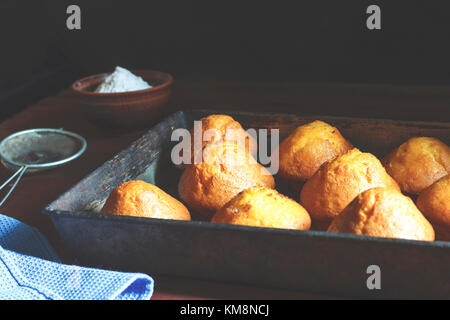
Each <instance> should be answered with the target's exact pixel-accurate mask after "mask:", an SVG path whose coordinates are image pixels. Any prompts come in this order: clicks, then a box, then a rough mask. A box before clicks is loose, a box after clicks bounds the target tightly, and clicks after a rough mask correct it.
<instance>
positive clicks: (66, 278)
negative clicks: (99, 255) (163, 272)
mask: <svg viewBox="0 0 450 320" xmlns="http://www.w3.org/2000/svg"><path fill="white" fill-rule="evenodd" d="M152 293H153V279H152V278H151V277H149V276H148V275H145V274H141V273H124V272H116V271H109V270H100V269H93V268H84V267H79V266H73V265H64V264H62V263H61V262H60V260H59V258H58V256H57V255H56V253H55V251H54V250H53V248H52V247H51V246H50V245H49V243H48V241H47V240H46V239H45V237H44V236H43V235H42V234H41V233H40V232H39V231H38V230H37V229H35V228H32V227H30V226H27V225H25V224H23V223H21V222H20V221H17V220H15V219H13V218H10V217H7V216H4V215H0V300H5V299H13V300H37V299H40V300H61V299H63V300H144V299H150V297H151V296H152Z"/></svg>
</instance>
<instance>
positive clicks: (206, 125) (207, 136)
mask: <svg viewBox="0 0 450 320" xmlns="http://www.w3.org/2000/svg"><path fill="white" fill-rule="evenodd" d="M200 122H201V128H200V127H198V131H197V130H196V127H195V125H194V127H193V128H192V129H191V130H190V135H191V163H194V160H197V161H196V162H201V158H199V157H200V156H201V153H202V150H203V149H204V148H205V147H206V146H207V145H208V144H210V143H214V142H218V141H234V142H237V141H240V142H239V143H241V144H242V147H243V148H246V149H247V151H249V152H251V154H252V155H253V156H256V152H257V143H256V140H255V139H254V138H253V137H252V136H251V135H249V134H248V133H247V132H246V131H245V130H244V129H243V128H242V126H241V124H240V123H239V122H237V121H235V120H234V119H233V118H232V117H231V116H228V115H223V114H213V115H210V116H207V117H204V118H202V119H200ZM200 129H201V130H200ZM196 143H197V144H196ZM195 154H197V157H195ZM186 165H187V164H181V165H178V166H177V167H178V168H180V169H184V168H186Z"/></svg>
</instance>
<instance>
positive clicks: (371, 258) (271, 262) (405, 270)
mask: <svg viewBox="0 0 450 320" xmlns="http://www.w3.org/2000/svg"><path fill="white" fill-rule="evenodd" d="M213 113H224V112H222V111H214V110H194V111H185V112H177V113H174V114H172V115H171V116H169V117H168V118H166V119H165V120H163V121H162V122H161V123H159V124H158V125H156V126H155V127H154V128H152V129H151V130H150V131H148V133H146V134H145V135H144V136H143V137H141V138H140V139H139V140H137V141H136V142H134V143H133V144H132V145H131V146H130V147H129V148H128V149H126V150H124V151H122V152H121V153H119V154H118V155H116V156H115V157H113V158H112V159H111V160H109V161H108V162H106V163H105V164H103V165H102V166H101V167H100V168H98V169H97V170H95V171H94V172H92V173H91V174H90V175H89V176H87V177H86V178H84V179H83V180H81V181H80V182H79V183H78V184H76V185H75V186H74V187H73V188H71V189H70V190H69V191H67V192H66V193H64V194H63V195H62V196H60V197H59V198H58V199H57V200H55V201H54V202H52V203H51V204H49V205H48V206H47V207H46V208H45V209H44V213H45V214H47V215H49V216H50V217H51V219H52V221H53V223H54V225H55V226H56V228H57V230H58V232H59V234H60V236H61V237H62V238H63V240H64V241H65V244H66V245H67V247H68V248H69V250H70V251H71V253H72V254H73V256H74V257H76V259H77V261H76V262H77V263H80V264H83V265H88V266H93V267H99V266H100V267H103V268H113V269H118V270H124V271H140V272H146V273H149V274H166V275H175V276H183V277H191V278H201V279H206V280H219V281H228V282H235V283H247V284H254V285H258V286H266V287H267V286H268V287H278V288H289V289H298V290H303V291H310V292H317V293H328V294H341V295H347V296H354V297H355V296H356V297H375V298H381V297H382V298H399V297H401V298H450V242H440V241H435V242H421V241H410V240H398V239H385V238H375V237H364V236H356V235H347V234H336V233H327V232H322V231H296V230H282V229H271V228H258V227H246V226H234V225H224V224H213V223H209V222H203V221H174V220H160V219H151V218H138V217H127V216H111V215H104V214H100V213H98V211H99V209H100V208H101V206H102V205H103V202H104V201H105V199H106V198H107V196H108V195H109V193H110V192H111V191H112V190H113V189H114V188H116V187H117V186H118V185H119V184H121V183H122V182H124V181H128V180H132V179H142V180H145V181H147V182H150V183H154V184H156V185H157V186H159V187H160V188H162V189H163V190H165V191H166V192H168V193H169V194H171V195H172V196H174V197H176V198H178V194H177V184H178V180H179V177H180V171H179V170H177V169H176V168H175V166H174V165H173V164H172V163H171V161H170V150H171V147H172V146H173V145H174V142H171V133H172V131H173V130H175V129H176V128H187V129H189V128H190V127H191V126H192V125H193V120H198V119H200V118H201V117H203V116H206V115H208V114H213ZM228 114H230V115H231V116H233V117H234V118H235V119H236V120H237V121H239V122H240V123H241V124H242V125H243V126H244V127H245V128H254V129H259V128H279V129H280V138H281V139H282V138H284V137H285V136H286V135H288V134H289V133H290V132H291V131H292V130H293V129H294V128H296V127H297V126H299V125H301V124H304V123H307V122H310V121H312V120H314V119H321V120H323V121H326V122H328V123H330V124H332V125H334V126H336V127H338V128H339V130H340V131H341V133H342V134H343V135H344V136H345V137H346V138H347V139H348V140H349V141H351V142H352V143H353V144H354V145H355V146H356V147H358V148H360V149H361V150H363V151H367V152H372V153H374V154H375V155H377V156H378V157H382V156H383V155H385V154H387V153H388V152H389V151H391V150H392V149H393V148H395V147H397V146H398V145H400V144H401V143H402V142H404V141H405V140H406V139H408V138H410V137H413V136H433V137H437V138H439V139H441V140H442V141H444V142H446V143H449V142H450V141H449V138H450V124H449V123H439V122H401V121H392V120H367V119H352V118H339V117H322V116H319V117H314V116H300V115H284V114H255V113H245V112H234V113H228ZM296 200H298V199H296ZM371 265H377V266H379V268H380V271H381V278H380V279H381V289H380V290H378V289H373V290H369V289H368V286H367V281H368V278H369V277H370V274H368V267H369V266H371Z"/></svg>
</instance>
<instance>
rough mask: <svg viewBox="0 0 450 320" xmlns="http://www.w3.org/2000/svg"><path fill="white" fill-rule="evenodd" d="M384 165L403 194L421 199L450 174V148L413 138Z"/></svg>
mask: <svg viewBox="0 0 450 320" xmlns="http://www.w3.org/2000/svg"><path fill="white" fill-rule="evenodd" d="M382 163H383V165H384V167H385V168H386V171H387V172H388V173H389V174H390V175H391V176H392V177H393V178H394V180H395V181H397V183H398V184H399V186H400V188H401V190H402V191H403V192H405V193H409V194H413V195H417V194H419V193H420V192H421V191H422V190H424V189H425V188H427V187H429V186H430V185H432V184H433V183H434V182H436V181H437V180H439V179H440V178H442V177H444V176H446V175H447V174H449V173H450V147H449V146H447V145H446V144H445V143H443V142H441V141H440V140H438V139H436V138H429V137H416V138H411V139H409V140H408V141H406V142H405V143H403V144H402V145H401V146H399V147H398V148H397V149H395V150H394V151H392V152H391V153H390V154H389V155H388V156H386V157H385V158H384V159H383V160H382Z"/></svg>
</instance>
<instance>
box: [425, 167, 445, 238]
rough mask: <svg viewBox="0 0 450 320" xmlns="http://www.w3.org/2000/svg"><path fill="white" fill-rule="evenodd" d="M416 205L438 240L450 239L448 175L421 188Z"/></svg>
mask: <svg viewBox="0 0 450 320" xmlns="http://www.w3.org/2000/svg"><path fill="white" fill-rule="evenodd" d="M417 207H418V208H419V210H420V211H421V212H422V213H423V214H424V215H425V217H427V218H428V219H430V222H431V224H432V225H433V227H434V230H435V231H436V238H437V239H438V240H446V241H450V175H447V176H445V177H443V178H441V179H439V180H438V181H436V182H435V183H433V184H432V185H431V186H429V187H428V188H426V189H425V190H423V191H422V192H421V193H420V195H419V197H418V198H417Z"/></svg>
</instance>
